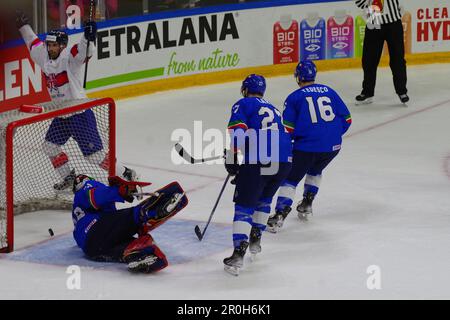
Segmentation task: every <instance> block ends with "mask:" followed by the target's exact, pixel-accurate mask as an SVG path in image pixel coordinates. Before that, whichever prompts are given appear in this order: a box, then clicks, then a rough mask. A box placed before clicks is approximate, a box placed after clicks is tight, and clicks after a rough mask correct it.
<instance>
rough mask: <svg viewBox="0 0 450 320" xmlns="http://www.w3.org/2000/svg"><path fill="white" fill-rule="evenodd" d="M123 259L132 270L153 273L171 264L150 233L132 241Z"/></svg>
mask: <svg viewBox="0 0 450 320" xmlns="http://www.w3.org/2000/svg"><path fill="white" fill-rule="evenodd" d="M123 261H124V262H125V263H127V264H128V270H129V271H131V272H143V273H152V272H156V271H159V270H162V269H164V268H165V267H167V266H168V265H169V263H168V261H167V258H166V256H165V255H164V253H163V252H162V251H161V249H160V248H159V247H158V246H157V245H156V243H155V242H154V241H153V238H152V236H151V235H150V234H146V235H144V236H141V237H139V238H137V239H135V240H134V241H132V242H131V243H130V244H129V245H128V247H127V248H126V249H125V251H124V253H123Z"/></svg>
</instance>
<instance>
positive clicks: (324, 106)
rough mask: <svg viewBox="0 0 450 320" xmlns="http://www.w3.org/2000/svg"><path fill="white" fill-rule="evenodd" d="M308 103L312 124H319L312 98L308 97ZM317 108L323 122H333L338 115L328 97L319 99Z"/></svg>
mask: <svg viewBox="0 0 450 320" xmlns="http://www.w3.org/2000/svg"><path fill="white" fill-rule="evenodd" d="M306 101H308V107H309V114H310V115H311V122H312V123H317V113H316V108H315V105H314V101H313V98H312V97H306ZM317 107H318V108H319V113H320V117H321V118H322V119H323V121H327V122H329V121H333V120H334V118H335V117H336V115H335V114H334V112H333V108H332V107H331V100H330V98H328V97H320V98H318V99H317Z"/></svg>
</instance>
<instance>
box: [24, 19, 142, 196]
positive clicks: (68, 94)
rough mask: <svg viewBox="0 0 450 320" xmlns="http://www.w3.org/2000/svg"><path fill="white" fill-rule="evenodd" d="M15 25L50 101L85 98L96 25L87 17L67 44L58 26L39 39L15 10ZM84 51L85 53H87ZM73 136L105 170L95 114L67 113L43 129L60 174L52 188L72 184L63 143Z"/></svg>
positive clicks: (88, 157)
mask: <svg viewBox="0 0 450 320" xmlns="http://www.w3.org/2000/svg"><path fill="white" fill-rule="evenodd" d="M16 23H17V27H18V28H19V32H20V34H21V35H22V38H23V39H24V41H25V44H26V45H27V48H28V50H29V51H30V55H31V58H32V59H33V61H34V62H35V63H36V64H38V65H39V67H41V69H42V72H43V73H44V75H45V78H46V80H47V89H48V91H49V94H50V96H51V98H52V100H53V101H65V100H73V99H83V98H86V93H85V91H84V89H83V84H82V77H83V69H84V68H83V66H84V64H85V63H86V61H87V60H88V59H90V58H91V57H92V56H93V54H94V53H95V45H94V41H95V39H96V36H97V25H96V23H95V22H94V21H89V22H87V23H86V24H85V27H84V36H82V37H81V40H80V41H79V43H77V44H75V45H73V46H72V47H70V49H69V48H67V45H68V40H69V37H68V35H67V33H65V32H64V31H60V30H52V31H50V32H49V33H48V34H47V36H46V39H45V42H43V41H41V40H40V39H39V38H38V37H37V36H36V34H35V33H34V31H33V29H32V28H31V26H30V25H29V20H28V18H27V16H26V15H25V14H24V13H22V12H18V15H17V18H16ZM86 53H87V55H86ZM71 137H72V138H73V139H74V140H75V141H76V142H77V143H78V145H79V147H80V150H81V152H82V153H83V156H84V157H85V159H86V160H87V161H89V162H90V163H94V164H96V165H98V166H100V167H101V168H102V169H104V170H108V168H109V161H108V159H109V155H108V154H107V153H106V152H105V151H104V149H103V144H102V140H101V138H100V135H99V133H98V129H97V122H96V119H95V114H94V112H93V111H92V110H90V109H88V110H86V111H83V112H79V113H77V114H74V115H72V116H69V117H57V118H55V119H54V120H53V121H52V123H51V124H50V127H49V129H48V131H47V133H46V136H45V141H44V143H43V146H42V147H43V150H44V152H45V153H46V154H47V156H48V157H49V159H50V161H51V163H52V165H53V167H54V168H55V170H56V171H57V172H58V174H59V175H60V177H61V181H60V182H58V183H56V184H55V185H54V189H55V190H64V189H67V188H68V187H69V186H71V185H72V184H73V180H74V179H75V177H76V173H75V170H74V169H72V170H71V168H70V166H69V158H68V156H67V154H66V153H65V152H64V151H63V149H62V146H63V145H64V144H65V143H66V142H67V141H68V140H69V138H71ZM116 167H117V169H116V170H117V172H118V173H120V171H121V170H123V169H124V170H125V171H123V173H122V175H123V176H124V177H125V178H127V179H129V180H135V179H136V172H134V170H132V169H129V168H126V167H124V166H122V165H118V164H117V165H116Z"/></svg>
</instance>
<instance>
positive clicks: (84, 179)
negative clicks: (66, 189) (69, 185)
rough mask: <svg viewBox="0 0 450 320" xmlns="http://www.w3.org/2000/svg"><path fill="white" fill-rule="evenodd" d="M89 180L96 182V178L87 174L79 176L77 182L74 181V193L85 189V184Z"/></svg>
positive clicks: (76, 178)
mask: <svg viewBox="0 0 450 320" xmlns="http://www.w3.org/2000/svg"><path fill="white" fill-rule="evenodd" d="M89 180H95V179H94V178H92V177H90V176H88V175H85V174H79V175H77V176H76V177H75V180H73V193H75V192H77V191H79V190H81V188H83V187H84V184H85V183H86V182H87V181H89Z"/></svg>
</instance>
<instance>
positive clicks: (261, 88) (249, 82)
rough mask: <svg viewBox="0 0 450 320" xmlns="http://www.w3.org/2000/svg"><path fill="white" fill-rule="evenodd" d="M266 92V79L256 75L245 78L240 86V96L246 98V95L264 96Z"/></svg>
mask: <svg viewBox="0 0 450 320" xmlns="http://www.w3.org/2000/svg"><path fill="white" fill-rule="evenodd" d="M264 92H266V79H264V77H263V76H260V75H258V74H251V75H249V76H247V78H245V80H244V81H243V82H242V86H241V94H242V95H243V96H244V97H246V96H247V94H249V93H251V94H260V95H261V96H263V95H264Z"/></svg>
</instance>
